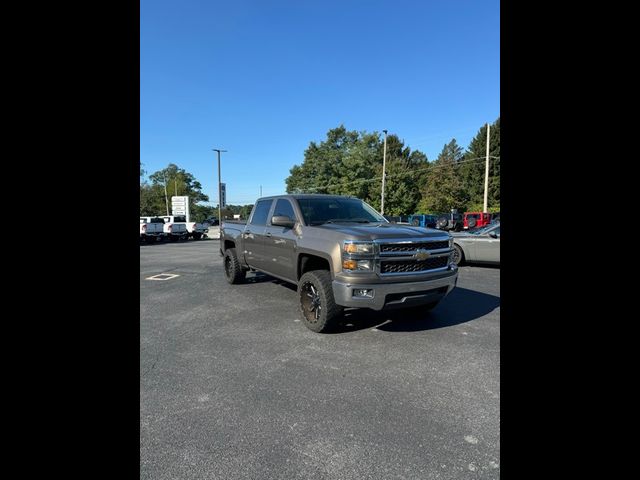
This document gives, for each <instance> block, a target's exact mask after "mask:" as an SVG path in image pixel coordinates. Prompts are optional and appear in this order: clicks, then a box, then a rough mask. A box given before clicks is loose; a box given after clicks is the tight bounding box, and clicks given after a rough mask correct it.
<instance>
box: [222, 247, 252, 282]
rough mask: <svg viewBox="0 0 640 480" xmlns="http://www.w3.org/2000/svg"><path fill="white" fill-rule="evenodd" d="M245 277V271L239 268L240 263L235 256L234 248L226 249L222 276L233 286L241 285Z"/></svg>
mask: <svg viewBox="0 0 640 480" xmlns="http://www.w3.org/2000/svg"><path fill="white" fill-rule="evenodd" d="M246 275H247V272H246V270H243V269H242V267H241V266H240V261H239V260H238V256H237V255H236V249H235V248H228V249H227V250H226V251H225V252H224V276H225V277H226V278H227V282H229V283H231V284H232V285H233V284H236V283H241V282H242V281H243V280H244V279H245V277H246Z"/></svg>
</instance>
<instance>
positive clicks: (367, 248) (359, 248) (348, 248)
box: [342, 241, 374, 253]
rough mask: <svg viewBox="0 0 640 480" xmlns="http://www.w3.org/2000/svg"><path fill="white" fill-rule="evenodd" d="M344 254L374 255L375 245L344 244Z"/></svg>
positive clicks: (365, 243) (360, 243)
mask: <svg viewBox="0 0 640 480" xmlns="http://www.w3.org/2000/svg"><path fill="white" fill-rule="evenodd" d="M342 250H343V252H344V253H374V244H373V243H371V242H349V241H347V242H344V246H343V249H342Z"/></svg>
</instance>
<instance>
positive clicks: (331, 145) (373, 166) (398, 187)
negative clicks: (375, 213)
mask: <svg viewBox="0 0 640 480" xmlns="http://www.w3.org/2000/svg"><path fill="white" fill-rule="evenodd" d="M383 145H384V141H383V138H382V136H381V135H380V133H378V132H373V133H367V132H365V131H362V132H357V131H349V130H347V129H346V128H345V127H344V125H340V126H339V127H337V128H334V129H331V130H329V132H327V137H326V139H325V140H324V141H322V142H320V143H319V144H318V143H316V142H311V143H310V144H309V147H308V148H307V149H306V150H305V152H304V161H303V162H302V164H301V165H295V166H294V167H293V168H292V169H291V171H290V173H291V174H290V175H289V177H288V178H287V179H286V184H287V193H329V194H338V195H353V196H355V197H358V198H361V199H363V200H365V201H367V202H368V203H370V204H371V205H372V206H373V207H375V208H378V209H379V208H380V192H381V189H382V157H383ZM427 164H428V162H427V157H426V155H425V154H424V153H422V152H420V151H417V150H416V151H411V149H410V148H409V147H406V146H405V145H404V142H403V141H402V140H400V139H399V138H398V136H397V135H389V136H388V137H387V168H386V174H387V178H386V185H385V214H387V213H388V214H391V215H393V214H396V215H399V214H407V213H412V212H413V211H414V209H415V207H416V205H417V203H418V201H419V199H420V188H419V185H420V180H421V178H422V175H423V174H424V168H425V167H426V165H427Z"/></svg>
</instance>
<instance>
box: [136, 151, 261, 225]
mask: <svg viewBox="0 0 640 480" xmlns="http://www.w3.org/2000/svg"><path fill="white" fill-rule="evenodd" d="M145 174H146V171H145V170H144V169H143V168H142V164H140V216H141V217H154V216H163V215H167V207H168V212H169V213H168V214H169V215H171V197H172V196H174V195H175V196H178V195H179V196H188V197H189V212H190V214H191V215H190V217H191V221H194V222H202V221H204V220H206V219H207V218H210V217H215V218H218V206H217V205H216V206H209V205H201V204H200V202H208V201H209V196H208V195H205V194H204V193H202V185H201V184H200V182H199V181H198V180H196V178H195V177H194V176H193V174H191V173H189V172H187V171H185V169H183V168H180V167H178V166H177V165H176V164H174V163H170V164H169V166H167V167H166V168H163V169H162V170H158V171H157V172H154V173H152V174H151V175H149V180H148V181H147V180H145V179H144V175H145ZM165 193H166V196H165ZM252 207H253V205H227V206H226V207H225V208H223V209H222V212H221V213H222V218H233V216H234V215H238V214H239V215H240V216H241V218H247V217H248V216H249V214H250V213H251V208H252Z"/></svg>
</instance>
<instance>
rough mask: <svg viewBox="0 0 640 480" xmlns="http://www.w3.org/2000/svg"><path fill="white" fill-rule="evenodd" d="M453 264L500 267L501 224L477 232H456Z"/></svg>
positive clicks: (453, 235)
mask: <svg viewBox="0 0 640 480" xmlns="http://www.w3.org/2000/svg"><path fill="white" fill-rule="evenodd" d="M451 236H452V237H453V248H454V252H453V262H454V263H455V264H456V265H460V264H461V263H463V262H469V263H494V264H498V265H500V223H499V222H497V223H495V224H491V225H488V226H486V227H484V228H480V229H477V230H469V231H467V232H454V233H452V234H451Z"/></svg>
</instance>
